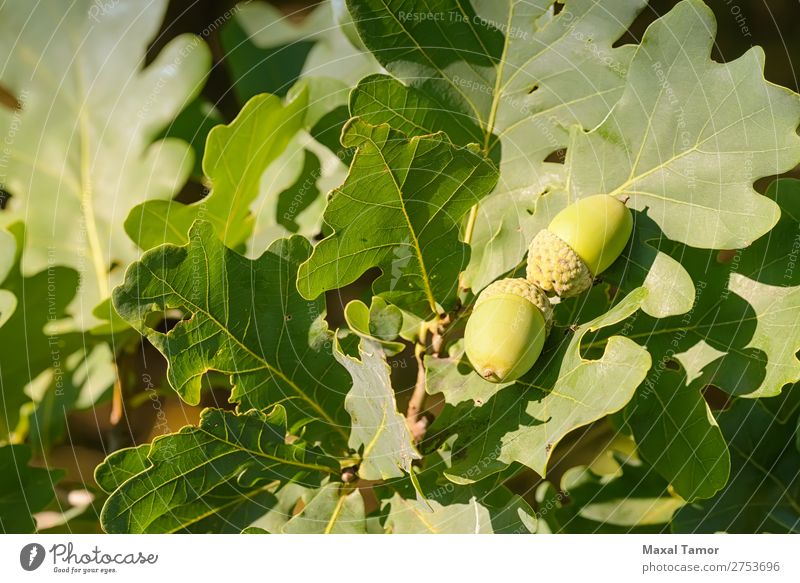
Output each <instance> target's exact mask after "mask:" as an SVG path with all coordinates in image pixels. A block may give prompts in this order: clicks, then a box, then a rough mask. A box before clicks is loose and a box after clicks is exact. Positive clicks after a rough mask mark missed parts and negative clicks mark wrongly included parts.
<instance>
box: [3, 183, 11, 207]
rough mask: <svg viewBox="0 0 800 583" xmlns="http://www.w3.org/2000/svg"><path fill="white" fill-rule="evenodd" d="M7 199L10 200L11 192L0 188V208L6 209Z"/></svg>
mask: <svg viewBox="0 0 800 583" xmlns="http://www.w3.org/2000/svg"><path fill="white" fill-rule="evenodd" d="M9 200H11V193H10V192H8V191H7V190H3V189H2V188H0V210H3V211H4V210H6V207H7V206H8V201H9Z"/></svg>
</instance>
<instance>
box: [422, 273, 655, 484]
mask: <svg viewBox="0 0 800 583" xmlns="http://www.w3.org/2000/svg"><path fill="white" fill-rule="evenodd" d="M646 296H647V292H646V290H643V289H640V290H638V291H637V292H633V293H631V294H629V295H628V296H626V297H625V298H624V299H623V300H622V301H621V302H619V303H618V304H617V305H616V306H614V307H613V308H612V309H611V310H609V311H608V312H607V313H605V314H603V315H602V316H600V317H598V318H596V319H595V320H592V321H590V322H588V323H586V324H583V325H581V326H579V327H578V328H577V330H576V331H575V332H574V333H572V334H570V335H569V336H566V337H565V336H563V335H560V334H558V330H557V329H556V331H555V332H554V333H553V334H552V335H551V337H550V339H549V341H548V343H547V344H546V345H545V350H544V351H543V353H542V355H541V356H540V357H539V361H538V362H537V363H536V364H535V365H534V367H533V368H532V369H531V370H530V371H529V372H528V373H527V374H525V375H524V376H523V377H522V378H520V379H519V380H518V381H516V382H515V383H512V384H506V385H495V384H492V383H489V382H487V381H485V380H484V379H482V378H480V376H479V375H478V374H477V373H475V372H474V371H471V372H468V373H466V374H464V373H460V374H461V376H462V378H461V381H460V382H461V383H463V384H467V383H469V384H470V385H472V386H473V387H474V388H473V389H471V392H472V394H473V395H476V394H478V390H479V388H480V386H483V387H484V389H485V394H484V397H483V398H482V402H483V403H484V404H483V405H482V406H480V407H477V408H476V407H471V406H469V403H466V404H464V403H462V404H461V405H460V406H457V407H451V408H448V409H446V411H445V413H443V414H442V415H441V416H440V417H439V419H437V421H436V423H435V424H434V425H433V427H432V431H433V433H434V436H435V435H436V433H437V432H440V433H442V434H444V435H452V434H454V433H455V434H458V439H457V440H456V442H455V443H454V445H453V467H452V468H450V470H449V471H448V472H447V476H448V477H449V478H450V479H452V480H454V481H456V482H459V483H462V482H473V481H476V480H480V479H482V478H483V477H484V476H487V475H489V474H492V473H495V472H498V471H500V470H502V469H504V468H505V467H506V466H508V465H509V464H511V463H512V462H519V463H521V464H524V465H526V466H528V467H529V468H531V469H533V470H534V471H536V472H537V473H539V474H540V475H542V476H544V475H545V472H546V469H547V463H548V460H549V458H550V453H551V452H552V450H553V448H554V447H555V446H556V444H558V442H559V441H560V440H561V439H562V438H563V437H564V436H565V435H566V434H567V433H569V432H570V431H572V430H574V429H577V428H578V427H581V426H583V425H586V424H588V423H591V422H592V421H596V420H597V419H600V418H601V417H604V416H606V415H609V414H611V413H614V412H615V411H618V410H619V409H621V408H622V407H623V406H625V404H627V402H628V401H629V400H630V399H631V397H633V394H634V391H635V389H636V387H637V386H639V384H640V383H641V382H642V380H643V379H644V378H645V376H646V374H647V371H648V369H649V368H650V362H651V361H650V355H649V354H648V353H647V351H646V350H644V349H643V348H642V347H640V346H639V345H638V344H636V343H635V342H633V341H632V340H629V339H628V338H624V337H621V336H613V337H612V338H611V339H610V340H609V342H608V344H607V345H606V348H605V351H604V352H603V353H602V354H601V355H599V356H598V358H597V359H589V358H584V357H583V356H582V354H581V341H582V340H583V339H584V336H586V335H587V334H588V333H590V332H593V331H597V330H600V329H602V328H604V327H608V326H612V325H614V324H617V323H618V322H621V321H622V320H624V319H625V318H627V317H628V316H630V315H631V314H632V313H634V312H635V311H636V310H637V309H638V307H639V306H640V305H641V303H642V301H644V299H645V298H646ZM490 385H491V386H490Z"/></svg>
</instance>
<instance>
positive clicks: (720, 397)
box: [701, 385, 731, 411]
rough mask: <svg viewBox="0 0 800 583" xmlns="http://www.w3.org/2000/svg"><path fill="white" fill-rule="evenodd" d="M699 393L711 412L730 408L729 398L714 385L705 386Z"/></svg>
mask: <svg viewBox="0 0 800 583" xmlns="http://www.w3.org/2000/svg"><path fill="white" fill-rule="evenodd" d="M701 392H702V393H703V398H704V399H705V400H706V403H708V406H709V407H710V408H711V409H712V410H713V411H722V410H724V409H727V408H728V407H730V406H731V396H730V395H729V394H728V393H726V392H725V391H723V390H722V389H720V388H719V387H717V386H715V385H706V386H705V387H703V388H702V389H701Z"/></svg>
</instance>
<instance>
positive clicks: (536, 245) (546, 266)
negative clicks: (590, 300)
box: [527, 229, 593, 298]
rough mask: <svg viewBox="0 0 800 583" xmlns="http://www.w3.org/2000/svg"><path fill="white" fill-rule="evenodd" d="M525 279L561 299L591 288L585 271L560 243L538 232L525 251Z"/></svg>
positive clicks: (573, 255)
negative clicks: (526, 261) (526, 265)
mask: <svg viewBox="0 0 800 583" xmlns="http://www.w3.org/2000/svg"><path fill="white" fill-rule="evenodd" d="M527 276H528V280H529V281H530V282H531V283H533V284H535V285H536V286H538V287H540V288H541V289H542V290H544V291H545V292H548V293H551V294H552V293H554V294H558V295H559V296H561V297H562V298H568V297H571V296H577V295H578V294H580V293H583V292H584V291H586V290H587V289H589V288H590V287H591V285H592V279H593V277H592V274H591V272H590V271H589V268H588V267H587V266H586V264H585V263H584V262H583V260H582V259H581V258H580V257H578V254H577V253H575V251H573V250H572V248H571V247H570V246H569V245H567V244H566V243H565V242H564V241H562V240H561V239H559V238H558V237H557V236H556V235H554V234H553V233H551V232H550V231H548V230H547V229H542V230H541V231H539V233H538V234H537V235H536V236H535V237H534V238H533V241H531V244H530V247H529V248H528V268H527Z"/></svg>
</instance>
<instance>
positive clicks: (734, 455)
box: [672, 399, 800, 534]
mask: <svg viewBox="0 0 800 583" xmlns="http://www.w3.org/2000/svg"><path fill="white" fill-rule="evenodd" d="M719 425H720V427H721V429H722V433H723V435H725V439H727V441H728V447H729V449H730V452H731V479H730V481H729V482H728V484H727V486H725V488H723V489H722V490H721V491H720V492H719V493H718V494H717V495H716V496H715V497H714V498H711V499H709V500H702V501H699V502H696V503H694V504H691V505H688V506H686V507H684V508H682V509H681V510H680V511H679V512H678V514H677V515H676V516H675V519H674V520H673V522H672V529H673V531H675V532H693V533H712V532H719V531H724V532H730V533H748V534H752V533H759V532H774V533H797V532H800V452H798V450H797V449H796V448H795V446H794V445H795V443H794V440H795V431H796V428H797V426H796V421H795V420H792V422H790V423H785V424H781V423H775V422H774V418H773V417H772V415H770V414H769V413H768V412H767V411H765V410H764V409H763V408H762V407H761V405H760V404H759V402H758V401H756V400H746V399H740V400H738V401H737V402H736V403H734V405H733V406H732V407H731V409H729V410H728V411H725V412H723V413H722V414H720V416H719Z"/></svg>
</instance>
